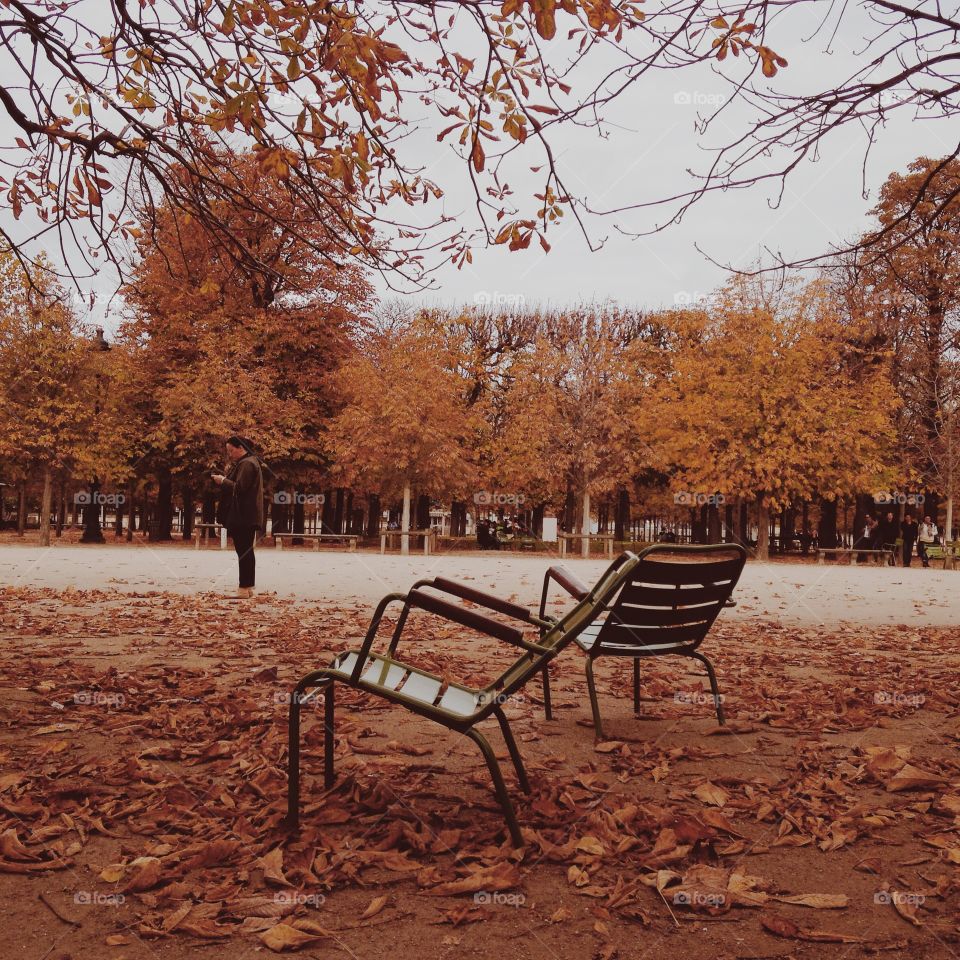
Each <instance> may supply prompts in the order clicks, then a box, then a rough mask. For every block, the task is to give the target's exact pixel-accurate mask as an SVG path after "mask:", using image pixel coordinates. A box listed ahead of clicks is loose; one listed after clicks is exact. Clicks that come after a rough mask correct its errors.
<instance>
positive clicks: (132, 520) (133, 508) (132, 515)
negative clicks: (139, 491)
mask: <svg viewBox="0 0 960 960" xmlns="http://www.w3.org/2000/svg"><path fill="white" fill-rule="evenodd" d="M135 492H136V490H135V487H134V485H133V480H131V481H130V482H129V483H128V484H127V503H129V504H130V506H129V508H128V513H127V543H130V542H132V540H133V528H134V526H136V522H137V501H136V500H135V499H134V497H135Z"/></svg>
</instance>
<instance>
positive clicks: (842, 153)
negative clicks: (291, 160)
mask: <svg viewBox="0 0 960 960" xmlns="http://www.w3.org/2000/svg"><path fill="white" fill-rule="evenodd" d="M814 6H817V7H821V8H829V6H830V5H829V4H816V5H814ZM856 10H857V7H856V6H854V11H855V12H854V13H853V14H851V17H852V19H850V20H849V21H848V22H847V23H846V24H845V27H844V29H842V30H841V31H840V33H839V34H838V35H837V36H836V38H835V40H833V41H832V43H831V50H830V51H829V52H825V50H824V47H825V46H826V44H827V42H828V39H827V37H826V36H825V35H824V34H822V33H821V34H819V35H817V36H813V34H814V32H815V29H816V26H817V22H816V21H815V20H814V19H813V18H812V13H811V10H810V7H809V6H804V7H803V9H802V11H801V13H802V16H796V17H794V19H793V20H781V21H780V22H779V23H778V24H777V26H776V33H775V34H774V35H773V37H774V40H775V42H774V46H775V48H776V49H777V51H778V52H779V53H782V54H783V55H785V56H786V57H787V58H788V59H789V61H790V66H789V68H788V69H787V70H785V71H783V72H781V74H780V75H779V76H778V77H777V78H776V79H775V80H774V81H773V83H775V84H776V85H777V87H778V88H779V89H781V90H789V91H791V92H801V91H805V92H811V91H813V90H817V89H822V87H823V85H824V82H825V81H828V80H829V79H830V78H831V77H834V78H837V79H839V78H840V77H841V76H845V75H847V74H849V73H850V72H851V70H852V68H853V63H854V51H855V50H862V48H863V45H864V44H863V36H864V32H863V27H864V24H863V22H862V21H861V22H857V21H856V19H855V18H856V16H857V15H858V14H857V13H856ZM858 59H859V58H858ZM0 66H2V64H0ZM605 66H606V65H605V64H602V63H594V64H593V65H592V66H591V68H590V69H593V70H597V69H600V68H601V67H605ZM2 79H3V77H2V74H0V80H2ZM727 91H728V87H727V86H726V84H725V83H724V81H722V80H721V79H720V78H719V77H717V76H716V75H715V74H714V73H713V72H712V70H711V69H709V68H703V69H700V68H698V69H697V70H682V71H670V72H665V73H659V74H654V75H650V76H648V77H646V78H645V79H644V80H642V81H641V82H639V83H638V84H637V85H635V87H634V88H632V89H631V90H630V91H628V93H626V94H625V95H624V96H623V98H622V99H621V100H620V101H618V103H617V104H616V106H615V108H614V110H613V111H611V112H609V113H608V115H607V116H608V118H609V119H610V120H612V121H613V122H614V123H615V126H612V127H610V128H608V134H609V135H608V136H607V137H606V138H604V139H601V138H600V137H599V136H598V135H597V133H596V132H595V131H590V130H576V131H568V132H564V133H563V134H562V135H561V136H560V137H559V138H558V139H557V140H556V141H555V142H554V147H555V149H556V152H557V154H558V157H559V164H560V167H561V170H562V172H563V174H564V176H565V177H566V178H567V179H568V183H569V185H570V186H571V188H572V189H573V190H574V191H575V192H577V193H579V194H580V195H581V196H586V197H587V198H588V199H589V201H590V202H591V205H592V206H593V207H595V208H603V207H616V206H622V205H624V204H626V203H631V202H637V201H640V200H649V199H653V198H655V197H658V196H663V195H670V194H673V193H676V192H678V191H680V190H683V189H685V188H688V187H689V186H690V185H691V182H692V181H691V180H690V178H689V175H688V174H687V173H686V170H687V169H688V168H691V167H692V168H694V169H702V168H703V167H704V166H705V164H706V163H707V162H708V159H709V156H708V154H707V153H706V152H705V151H704V150H703V144H704V142H705V141H704V137H702V136H701V135H700V134H699V133H698V132H697V131H696V130H695V122H696V119H697V115H698V111H699V112H700V113H701V114H705V113H709V112H710V107H709V106H706V105H704V104H705V103H709V102H710V100H711V98H716V97H717V96H722V95H723V94H724V93H725V92H727ZM698 103H699V104H701V106H699V107H698V106H697V104H698ZM424 116H425V117H427V118H429V125H428V126H426V127H425V128H424V129H423V131H422V132H421V133H420V134H418V135H417V136H415V137H413V138H411V141H410V147H411V149H412V151H413V158H414V159H415V160H416V161H417V162H419V163H420V164H422V166H423V167H424V168H425V170H426V171H427V174H428V175H429V176H430V177H431V178H433V179H435V180H437V181H438V182H439V183H440V184H441V185H442V186H443V187H444V188H445V190H446V197H445V199H444V201H443V210H444V212H446V213H447V214H450V215H453V216H455V217H457V218H459V219H463V220H472V221H475V218H476V213H475V210H474V200H473V195H472V192H471V190H470V187H469V181H468V180H467V178H466V170H465V167H464V165H463V162H462V161H461V160H459V159H458V158H456V157H455V156H454V154H453V152H452V147H451V146H450V144H449V143H446V142H445V143H443V144H438V143H437V142H436V127H437V126H438V125H439V123H440V121H439V120H438V118H437V117H436V114H433V113H429V112H427V111H424ZM744 119H745V115H744V114H742V113H738V112H737V111H734V112H732V113H731V115H730V116H729V117H728V118H725V119H724V122H723V124H722V125H720V126H718V127H717V129H716V132H715V136H717V137H723V138H724V139H726V137H728V136H729V135H730V134H731V133H733V132H741V130H742V127H741V126H740V124H741V123H742V122H743V120H744ZM9 132H10V126H9V123H6V122H3V123H0V136H9ZM952 133H953V135H954V136H955V133H956V132H955V131H952ZM950 134H951V131H949V130H947V129H946V128H945V126H944V124H943V123H935V122H923V121H919V120H912V119H911V118H910V117H909V116H908V114H907V113H906V112H905V111H904V112H903V113H902V114H900V115H895V119H894V120H892V121H891V123H890V124H889V125H888V126H887V128H886V129H885V130H884V131H882V132H881V137H880V140H879V142H878V143H877V144H876V145H875V146H874V148H873V150H872V152H871V155H870V160H869V163H868V164H867V168H866V184H867V187H868V188H869V190H870V196H869V197H868V198H866V199H865V198H864V197H863V196H862V194H861V184H862V165H863V157H864V148H865V145H866V140H865V137H864V135H863V133H862V132H861V131H858V130H855V129H854V128H850V129H845V130H842V131H841V132H840V133H839V134H838V135H836V136H834V137H832V138H831V139H830V140H828V141H826V142H825V143H824V146H823V150H822V152H821V154H820V156H819V157H818V159H817V160H816V162H808V163H805V164H804V165H803V166H801V167H800V168H799V169H798V170H797V171H796V173H795V174H794V175H793V177H792V179H791V180H790V181H789V182H788V187H787V191H786V193H785V195H784V197H783V199H782V202H781V203H780V205H779V207H778V208H776V209H772V208H771V205H770V201H771V199H772V193H771V191H772V189H773V188H770V187H761V188H756V189H753V190H751V191H739V192H736V193H727V194H715V195H712V196H711V197H709V199H706V200H704V201H701V202H700V204H699V205H698V206H697V207H695V208H694V209H693V210H692V211H690V212H689V213H688V215H687V216H686V218H685V219H684V221H683V223H681V224H680V225H678V226H674V227H671V228H669V229H668V230H667V231H666V232H662V233H658V234H656V235H654V236H649V237H646V238H643V239H630V238H628V237H626V236H624V235H623V234H622V233H620V232H618V230H617V229H616V227H615V222H618V223H620V224H622V225H624V226H626V227H629V228H632V229H635V230H639V229H643V228H645V227H647V228H648V227H650V226H651V224H652V223H653V222H655V220H656V219H657V216H658V215H657V214H656V213H654V212H646V213H643V212H641V213H636V214H631V215H629V216H628V217H621V218H619V220H617V221H614V220H612V219H611V218H594V219H592V220H590V221H589V229H590V232H591V235H592V237H593V239H594V241H595V242H600V241H603V245H602V248H601V249H600V250H599V251H598V252H593V253H591V252H590V251H589V250H588V247H587V244H586V242H585V240H584V238H583V237H582V236H581V234H580V232H579V230H578V229H577V228H576V227H575V226H574V225H573V224H572V223H570V224H565V225H563V226H561V227H559V228H554V229H552V230H551V232H550V233H549V234H548V239H549V241H550V243H551V244H552V250H551V252H550V253H549V254H544V253H543V252H542V251H541V250H540V248H539V246H538V245H536V244H534V245H532V246H531V248H530V249H529V250H528V251H523V252H517V253H510V252H509V251H507V250H506V248H505V247H493V248H488V249H481V250H476V251H475V252H474V262H473V264H472V265H468V266H465V267H464V268H463V269H462V270H457V269H456V268H455V267H453V266H452V265H451V266H448V267H444V268H442V269H441V270H439V271H438V272H437V273H436V274H435V281H434V282H435V287H436V289H434V290H432V291H431V292H429V293H418V294H415V295H413V296H412V297H408V298H407V299H408V300H411V301H412V302H415V303H433V304H447V305H449V304H454V303H474V302H478V301H486V302H497V301H501V302H506V301H509V302H514V303H515V302H524V303H526V305H528V306H533V305H536V304H554V305H563V304H570V303H575V302H577V301H582V300H606V299H611V300H616V301H619V302H621V303H624V304H631V305H634V306H642V307H659V306H671V305H673V304H675V303H683V302H690V301H691V300H693V299H696V298H697V297H698V296H702V295H706V294H707V293H709V292H710V291H711V290H712V289H714V288H715V287H716V286H717V285H718V284H720V283H721V282H722V281H723V279H724V276H725V274H724V271H723V270H722V269H721V268H719V267H717V266H715V265H714V264H712V263H711V262H710V261H709V259H707V258H705V257H704V256H703V255H702V254H700V253H699V252H698V251H697V249H696V247H697V246H699V247H700V248H702V249H703V250H704V251H706V253H707V254H709V255H710V256H712V257H713V258H715V259H716V260H718V261H722V262H725V263H730V264H732V265H733V266H749V265H750V264H752V263H755V262H756V261H757V259H758V258H760V257H761V256H763V255H764V248H765V247H771V248H773V249H774V250H775V251H777V252H778V253H780V254H781V255H782V256H783V257H785V258H787V259H792V258H799V257H803V256H808V255H811V254H815V253H820V252H823V251H825V250H826V249H827V248H828V247H829V245H830V244H831V243H833V242H840V241H843V240H844V239H849V238H851V237H853V236H854V235H856V234H857V233H859V232H861V231H862V230H864V229H865V228H866V227H867V226H868V223H869V217H868V211H869V209H870V208H871V206H872V205H873V204H874V203H875V202H876V196H877V192H878V190H879V187H880V185H881V184H882V182H883V180H884V179H885V178H886V177H887V175H888V174H889V173H890V172H892V171H894V170H904V169H905V167H906V165H907V164H908V163H909V162H910V161H911V160H913V159H914V158H916V157H917V156H920V155H923V154H927V155H931V156H941V155H943V154H944V153H946V152H947V151H948V150H950V149H951V148H952V144H951V143H950V142H949V140H948V136H949V135H950ZM707 142H709V138H708V141H707ZM407 159H408V161H409V160H410V159H411V154H410V153H408V154H407ZM522 161H523V162H522V164H521V163H520V158H518V161H517V164H516V165H515V166H514V169H513V173H512V174H511V176H510V180H511V183H512V185H513V186H514V188H515V189H516V190H518V191H522V190H523V189H530V188H531V187H533V186H534V184H535V181H534V180H533V178H532V175H531V174H530V173H529V171H528V170H527V167H528V166H529V165H530V164H536V163H539V162H540V157H538V156H536V155H531V154H526V155H524V156H523V157H522ZM0 216H2V217H4V222H5V223H6V222H9V221H8V218H9V213H8V212H6V211H3V212H2V213H0ZM660 216H662V213H661V214H660ZM94 287H95V289H96V291H97V293H98V296H99V298H100V305H99V306H98V307H97V309H96V310H95V316H97V317H98V318H99V317H102V315H103V310H104V309H105V305H106V301H107V299H108V297H109V295H110V293H112V292H113V290H114V289H115V288H116V277H115V275H109V276H108V275H103V276H101V277H100V278H98V280H97V281H96V282H95V284H94ZM378 289H379V291H380V292H381V294H382V295H383V296H384V297H390V296H394V294H392V293H391V292H390V291H389V290H388V289H387V287H386V285H385V284H383V283H382V282H380V283H378ZM117 319H118V317H117V315H116V304H115V305H114V308H113V312H112V314H110V313H108V314H107V316H106V320H105V325H106V326H107V328H108V329H111V328H113V327H114V326H115V324H116V322H117Z"/></svg>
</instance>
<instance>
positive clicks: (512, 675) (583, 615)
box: [287, 553, 640, 847]
mask: <svg viewBox="0 0 960 960" xmlns="http://www.w3.org/2000/svg"><path fill="white" fill-rule="evenodd" d="M639 562H640V558H639V557H637V556H635V555H634V554H632V553H624V554H623V555H622V556H620V557H619V558H618V559H617V560H615V561H614V562H613V563H612V564H611V565H610V567H608V568H607V570H606V572H605V573H604V574H603V576H602V577H601V578H600V579H599V580H598V581H597V583H596V585H595V586H594V587H593V588H592V589H590V590H587V589H585V588H581V587H580V586H579V584H578V583H577V582H576V581H575V579H574V578H572V577H571V575H570V574H569V573H568V572H567V571H566V570H564V569H563V568H562V567H554V568H551V573H550V576H551V578H552V579H553V580H556V582H557V583H559V584H560V585H561V586H563V587H565V588H566V589H567V591H568V592H569V593H571V594H573V593H577V594H580V596H578V598H577V599H578V601H579V602H578V603H577V604H576V606H574V607H573V608H572V609H571V610H570V611H568V612H567V613H566V614H565V615H564V616H563V617H562V618H560V619H559V620H557V619H556V618H554V617H551V616H549V615H547V614H545V613H543V612H541V615H540V616H536V615H534V614H533V613H531V612H530V611H529V610H527V608H526V607H521V606H520V605H518V604H515V603H511V602H510V601H508V600H501V599H500V598H499V597H495V596H492V595H491V594H488V593H484V592H482V591H480V590H476V589H474V588H473V587H468V586H465V585H464V584H461V583H457V582H455V581H452V580H447V579H445V578H443V577H436V578H435V579H433V580H421V581H419V582H418V583H416V584H414V586H413V588H412V589H411V590H410V592H409V593H406V594H403V593H391V594H389V595H387V596H386V597H384V598H383V600H381V601H380V603H379V605H378V606H377V609H376V611H375V613H374V615H373V620H372V621H371V623H370V627H369V629H368V630H367V634H366V637H365V638H364V641H363V645H362V646H361V648H360V649H359V650H351V651H345V652H344V653H340V654H338V655H337V656H336V657H335V658H334V661H333V663H332V664H331V665H330V666H329V667H326V668H325V669H322V670H314V671H313V672H312V673H309V674H307V676H305V677H304V678H303V679H302V680H301V681H300V682H299V683H298V684H297V686H296V688H295V690H294V692H293V696H292V697H291V700H290V721H289V737H290V740H289V764H290V766H289V778H288V789H287V825H288V826H289V827H290V828H291V829H296V828H297V826H298V824H299V815H300V814H299V808H300V712H301V709H302V707H303V705H304V703H305V702H306V701H307V699H308V697H307V696H306V693H307V691H308V690H314V691H317V692H322V693H323V696H324V724H325V735H324V783H325V786H326V787H327V789H329V788H330V787H332V786H333V783H334V767H333V746H334V744H333V729H334V687H335V685H336V684H337V683H343V684H345V685H347V686H350V687H354V688H355V689H358V690H365V691H367V692H368V693H372V694H376V695H377V696H378V697H383V698H384V699H385V700H389V701H391V702H392V703H396V704H398V705H400V706H403V707H406V708H407V709H408V710H410V711H412V712H413V713H417V714H419V715H420V716H423V717H427V718H428V719H430V720H434V721H436V722H437V723H439V724H441V725H443V726H444V727H446V728H447V729H449V730H454V731H456V732H457V733H462V734H464V735H465V736H467V737H469V738H470V739H471V740H473V741H474V743H476V744H477V746H478V747H479V748H480V751H481V753H482V754H483V757H484V759H485V760H486V762H487V767H488V768H489V770H490V776H491V778H492V779H493V785H494V788H495V790H496V794H497V799H498V801H499V802H500V806H501V808H502V809H503V815H504V818H505V819H506V822H507V826H508V828H509V830H510V838H511V840H512V841H513V843H514V845H515V846H517V847H521V846H523V838H522V836H521V834H520V827H519V825H518V823H517V818H516V814H515V812H514V809H513V804H512V802H511V800H510V796H509V794H508V793H507V788H506V784H505V783H504V779H503V774H502V773H501V772H500V765H499V764H498V763H497V758H496V756H495V755H494V752H493V750H492V749H491V747H490V744H489V743H488V741H487V739H486V737H484V736H483V735H482V734H481V733H480V732H479V731H478V730H477V729H476V726H477V724H479V723H480V722H481V721H483V720H486V719H487V718H488V717H490V716H491V715H492V716H495V717H496V718H497V721H498V722H499V724H500V730H501V731H502V733H503V738H504V740H505V741H506V744H507V749H508V750H509V752H510V758H511V760H512V761H513V765H514V767H515V769H516V771H517V779H518V780H519V781H520V786H521V788H522V789H523V790H524V792H527V793H529V791H530V784H529V781H528V780H527V774H526V771H525V770H524V767H523V760H522V759H521V757H520V751H519V750H518V749H517V744H516V741H515V740H514V738H513V733H512V732H511V730H510V725H509V724H508V722H507V718H506V716H505V715H504V713H503V707H502V704H503V702H504V701H505V700H506V699H507V698H508V697H509V696H510V695H511V694H513V693H515V692H516V691H517V690H519V689H520V688H521V687H522V686H523V685H524V684H526V683H527V681H528V680H530V679H531V678H532V677H534V676H536V675H537V674H541V675H542V677H543V681H544V686H545V688H546V689H547V691H548V688H547V673H546V669H547V664H548V663H549V662H550V660H551V659H553V657H555V656H556V655H557V654H558V653H560V652H561V651H562V650H563V649H564V648H565V647H567V646H568V645H569V644H570V643H572V642H573V640H574V639H575V638H576V636H577V635H578V634H579V633H580V631H581V630H584V629H585V628H587V627H588V626H589V625H590V624H591V623H593V622H594V621H595V620H596V619H597V617H598V616H599V615H600V613H601V612H602V611H603V609H604V608H605V606H606V605H607V604H608V603H609V602H610V601H611V600H612V598H613V597H614V596H615V595H616V594H617V592H618V591H619V590H620V588H621V587H622V586H623V585H624V583H626V582H627V580H628V579H629V577H630V574H631V571H632V570H633V569H634V567H635V566H636V565H637V564H638V563H639ZM430 590H433V591H437V592H441V593H446V594H448V595H451V596H454V597H459V598H460V599H462V600H466V601H468V602H470V603H473V604H477V605H478V606H481V607H484V608H486V609H487V610H491V611H494V612H496V613H499V614H502V615H504V616H506V617H509V618H510V619H512V620H514V621H517V622H519V623H520V624H521V625H522V626H520V627H517V626H513V625H512V624H508V623H504V622H503V621H501V620H496V619H494V618H493V617H489V616H487V615H486V614H483V613H480V612H478V611H476V610H473V609H468V608H467V607H464V606H461V605H459V604H457V603H451V602H450V601H448V600H445V599H443V598H441V597H438V596H436V594H435V593H431V592H428V591H430ZM392 603H402V604H403V608H402V610H401V612H400V617H399V619H398V620H397V625H396V627H395V628H394V631H393V636H392V637H391V639H390V644H389V647H388V648H387V652H386V654H375V653H372V652H371V647H372V645H373V642H374V639H375V638H376V635H377V629H378V627H379V626H380V621H381V620H382V618H383V615H384V613H385V611H386V609H387V607H388V606H389V605H390V604H392ZM412 609H419V610H425V611H427V612H429V613H432V614H435V615H437V616H439V617H443V618H444V619H446V620H451V621H453V622H455V623H459V624H462V625H463V626H465V627H470V628H471V629H473V630H477V631H479V632H480V633H484V634H487V635H488V636H491V637H496V638H497V639H499V640H503V641H505V642H507V643H510V644H513V645H514V646H517V647H519V648H520V649H521V650H522V651H523V653H522V654H521V655H520V657H519V658H518V659H517V660H516V661H515V662H514V663H513V664H512V665H511V666H510V667H508V668H507V670H506V671H504V673H502V674H501V675H500V676H499V677H498V678H497V679H496V680H494V681H493V683H491V684H490V685H489V686H487V687H484V688H483V689H474V688H471V687H466V686H462V685H461V684H458V683H452V682H449V681H446V680H445V679H444V678H443V677H439V676H436V675H435V674H432V673H428V672H426V671H425V670H420V669H418V668H417V667H412V666H410V665H409V664H406V663H402V662H401V661H399V660H396V659H395V658H394V654H395V652H396V649H397V645H398V643H399V642H400V638H401V634H402V633H403V629H404V627H405V625H406V623H407V618H408V616H409V613H410V611H411V610H412ZM523 626H526V627H528V628H530V627H532V628H535V629H536V631H537V634H536V636H537V640H536V641H533V640H528V639H527V638H526V637H525V636H524V630H523Z"/></svg>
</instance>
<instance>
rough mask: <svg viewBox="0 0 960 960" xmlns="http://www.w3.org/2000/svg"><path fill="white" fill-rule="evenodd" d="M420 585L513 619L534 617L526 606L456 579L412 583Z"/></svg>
mask: <svg viewBox="0 0 960 960" xmlns="http://www.w3.org/2000/svg"><path fill="white" fill-rule="evenodd" d="M421 586H424V587H433V588H434V589H435V590H440V591H442V592H443V593H450V594H453V596H455V597H460V599H461V600H469V601H470V603H475V604H477V605H478V606H481V607H486V608H487V609H488V610H496V611H497V613H502V614H503V615H504V616H507V617H511V618H513V619H514V620H522V621H523V622H524V623H531V622H532V621H533V619H534V617H533V614H532V613H531V612H530V611H529V610H528V609H527V608H526V607H521V606H520V604H519V603H512V602H511V601H510V600H504V599H502V598H501V597H498V596H496V595H495V594H492V593H487V592H486V591H484V590H478V589H477V588H476V587H468V586H467V585H466V584H465V583H458V582H457V581H456V580H448V579H447V578H446V577H434V578H433V580H421V581H420V582H419V583H415V584H414V589H417V588H419V587H421Z"/></svg>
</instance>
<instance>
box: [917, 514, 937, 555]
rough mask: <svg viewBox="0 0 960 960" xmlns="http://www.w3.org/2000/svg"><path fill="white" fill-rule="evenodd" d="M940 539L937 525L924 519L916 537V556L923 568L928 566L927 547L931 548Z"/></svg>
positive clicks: (926, 518) (927, 518)
mask: <svg viewBox="0 0 960 960" xmlns="http://www.w3.org/2000/svg"><path fill="white" fill-rule="evenodd" d="M939 539H940V531H939V530H938V529H937V525H936V524H935V523H934V522H933V521H932V520H931V519H930V517H924V518H923V523H921V524H920V531H919V533H918V535H917V556H918V557H919V558H920V559H921V560H922V561H923V565H924V566H925V567H929V566H930V558H929V557H928V556H927V547H932V546H933V545H934V544H935V543H937V542H938V540H939Z"/></svg>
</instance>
